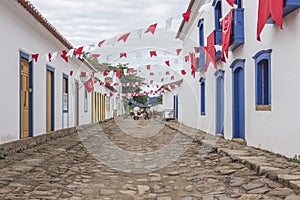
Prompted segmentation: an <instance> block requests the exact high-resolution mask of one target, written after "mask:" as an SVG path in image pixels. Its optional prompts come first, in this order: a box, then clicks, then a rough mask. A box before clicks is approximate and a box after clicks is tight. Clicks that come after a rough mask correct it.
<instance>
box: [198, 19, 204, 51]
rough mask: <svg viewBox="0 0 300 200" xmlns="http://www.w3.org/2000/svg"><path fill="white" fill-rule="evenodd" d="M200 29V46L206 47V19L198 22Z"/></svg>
mask: <svg viewBox="0 0 300 200" xmlns="http://www.w3.org/2000/svg"><path fill="white" fill-rule="evenodd" d="M198 27H199V46H200V47H202V46H204V19H203V18H202V19H200V20H199V22H198Z"/></svg>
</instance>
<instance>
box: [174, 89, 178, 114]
mask: <svg viewBox="0 0 300 200" xmlns="http://www.w3.org/2000/svg"><path fill="white" fill-rule="evenodd" d="M173 104H174V106H173V107H174V119H178V94H176V95H174V101H173Z"/></svg>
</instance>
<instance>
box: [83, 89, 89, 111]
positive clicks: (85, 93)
mask: <svg viewBox="0 0 300 200" xmlns="http://www.w3.org/2000/svg"><path fill="white" fill-rule="evenodd" d="M84 112H88V93H87V91H86V90H84Z"/></svg>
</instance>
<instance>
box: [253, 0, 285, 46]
mask: <svg viewBox="0 0 300 200" xmlns="http://www.w3.org/2000/svg"><path fill="white" fill-rule="evenodd" d="M283 5H284V0H259V5H258V20H257V35H256V38H257V40H258V41H261V39H260V34H261V32H262V30H263V29H264V26H265V24H266V22H267V20H268V18H269V17H270V15H271V17H272V18H273V20H274V21H275V23H276V24H278V26H279V27H280V28H281V29H282V17H283Z"/></svg>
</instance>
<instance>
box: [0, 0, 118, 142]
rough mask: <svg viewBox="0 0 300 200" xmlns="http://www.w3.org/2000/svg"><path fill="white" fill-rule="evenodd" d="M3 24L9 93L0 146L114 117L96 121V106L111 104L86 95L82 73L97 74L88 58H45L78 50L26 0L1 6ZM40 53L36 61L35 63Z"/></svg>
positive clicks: (1, 53)
mask: <svg viewBox="0 0 300 200" xmlns="http://www.w3.org/2000/svg"><path fill="white" fill-rule="evenodd" d="M0 24H1V27H2V31H1V33H0V44H1V46H0V57H1V60H2V67H1V70H2V72H1V73H0V82H1V84H0V88H1V90H2V91H3V92H4V93H5V94H4V95H3V96H2V98H1V104H0V110H1V114H0V120H1V123H0V124H1V127H0V143H6V142H10V141H14V140H19V139H24V138H27V137H34V136H38V135H41V134H45V133H47V132H51V131H55V130H59V129H64V128H69V127H74V126H78V125H82V124H89V123H91V122H96V121H100V120H103V119H107V118H111V117H113V115H112V114H110V113H104V115H103V116H101V117H100V114H99V117H98V118H97V119H96V118H95V119H94V118H93V116H94V112H95V111H94V110H93V106H94V104H95V103H93V102H94V101H98V102H101V109H102V110H104V107H105V103H104V102H105V101H107V100H106V97H104V96H103V95H94V93H88V92H87V91H86V90H85V87H84V86H83V82H82V80H81V78H80V73H81V72H82V71H84V72H86V73H87V74H89V75H90V74H92V73H93V72H95V69H94V68H93V67H92V66H91V65H90V64H89V63H88V62H87V61H86V60H85V59H78V58H75V57H74V56H73V57H72V58H69V61H68V63H67V62H66V61H65V60H64V59H62V57H61V56H60V53H58V55H57V57H56V59H52V60H51V59H45V57H44V54H43V53H46V52H47V53H48V52H61V51H62V50H64V49H66V50H69V49H73V48H74V47H73V46H72V45H71V44H70V43H69V42H68V41H67V40H66V39H65V38H64V37H63V36H62V35H60V34H59V33H58V32H57V31H56V29H55V28H54V27H53V26H51V24H49V23H48V22H47V20H46V19H45V18H44V17H42V15H41V14H40V13H39V12H38V11H37V10H36V9H35V8H34V7H33V5H31V4H30V3H29V2H27V1H25V0H12V1H3V2H1V4H0ZM36 53H39V54H40V55H39V58H38V60H37V61H36V60H35V59H34V58H32V55H33V54H36ZM45 55H46V56H48V54H45ZM101 109H99V110H101Z"/></svg>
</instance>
